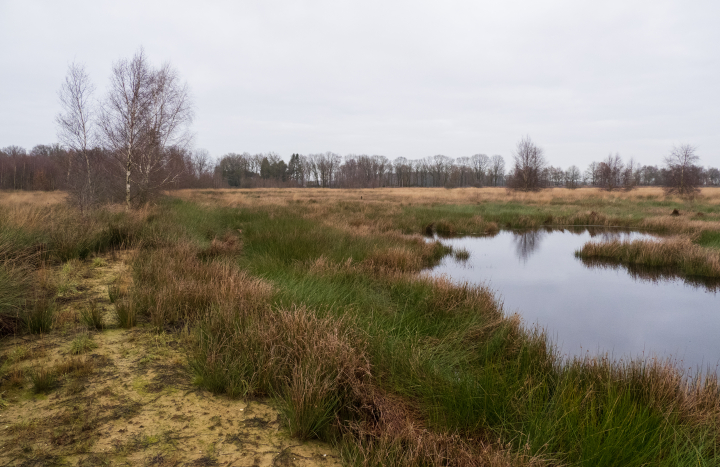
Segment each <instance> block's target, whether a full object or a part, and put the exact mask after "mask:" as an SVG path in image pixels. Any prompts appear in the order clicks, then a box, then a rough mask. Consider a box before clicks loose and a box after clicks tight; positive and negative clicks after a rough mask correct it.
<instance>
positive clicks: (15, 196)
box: [0, 190, 67, 206]
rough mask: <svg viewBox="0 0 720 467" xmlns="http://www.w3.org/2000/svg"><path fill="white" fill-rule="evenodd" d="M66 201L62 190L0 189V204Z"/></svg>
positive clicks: (42, 203) (23, 204)
mask: <svg viewBox="0 0 720 467" xmlns="http://www.w3.org/2000/svg"><path fill="white" fill-rule="evenodd" d="M66 201H67V193H65V192H64V191H5V190H0V206H3V205H5V206H52V205H56V204H63V203H65V202H66Z"/></svg>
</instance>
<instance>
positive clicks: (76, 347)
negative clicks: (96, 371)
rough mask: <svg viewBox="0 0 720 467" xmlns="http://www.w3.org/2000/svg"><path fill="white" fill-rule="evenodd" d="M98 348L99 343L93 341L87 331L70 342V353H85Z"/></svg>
mask: <svg viewBox="0 0 720 467" xmlns="http://www.w3.org/2000/svg"><path fill="white" fill-rule="evenodd" d="M96 348H97V344H96V343H95V341H93V339H92V337H90V335H89V334H87V333H82V334H79V335H78V336H77V337H75V339H73V340H72V342H71V343H70V353H71V354H73V355H80V354H83V353H87V352H90V351H91V350H94V349H96Z"/></svg>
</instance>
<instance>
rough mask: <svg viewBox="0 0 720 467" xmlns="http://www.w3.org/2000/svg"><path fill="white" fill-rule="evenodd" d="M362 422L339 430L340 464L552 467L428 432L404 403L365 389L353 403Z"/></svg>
mask: <svg viewBox="0 0 720 467" xmlns="http://www.w3.org/2000/svg"><path fill="white" fill-rule="evenodd" d="M358 407H360V409H359V412H360V417H361V419H362V421H359V422H350V423H347V424H345V425H343V426H342V427H341V429H342V431H343V432H344V434H345V436H347V440H346V444H345V445H344V446H343V447H344V451H345V452H344V454H345V456H344V457H345V459H346V460H348V461H350V462H351V463H352V465H361V466H368V467H370V466H378V465H396V466H408V467H409V466H416V465H425V466H433V467H435V466H437V467H441V466H442V467H445V466H453V467H475V466H477V467H481V466H482V467H520V466H523V467H540V466H545V465H558V464H557V463H552V464H551V463H549V462H547V461H546V460H545V459H543V458H542V457H540V456H532V455H529V454H527V453H523V452H517V451H516V450H515V449H513V448H512V446H510V445H503V444H502V443H500V442H499V441H489V440H487V439H481V438H475V439H468V438H466V437H461V436H458V435H455V434H448V433H438V432H434V431H431V430H428V429H427V428H426V427H425V426H424V424H423V423H422V422H421V421H420V420H419V419H418V417H417V414H415V413H414V410H412V409H411V408H410V407H409V406H408V404H407V403H406V402H405V401H403V400H402V399H400V398H398V397H395V396H391V395H389V394H387V393H385V392H383V391H381V390H378V389H373V390H368V391H366V392H365V393H364V394H363V401H362V403H361V404H358Z"/></svg>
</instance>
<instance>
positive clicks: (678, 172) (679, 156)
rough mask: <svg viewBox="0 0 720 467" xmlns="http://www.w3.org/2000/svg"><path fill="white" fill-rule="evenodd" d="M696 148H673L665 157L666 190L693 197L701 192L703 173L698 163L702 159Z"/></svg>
mask: <svg viewBox="0 0 720 467" xmlns="http://www.w3.org/2000/svg"><path fill="white" fill-rule="evenodd" d="M695 151H696V148H695V147H694V146H691V145H689V144H682V145H680V146H676V147H673V149H672V151H671V152H670V155H669V156H667V157H665V166H666V168H665V190H666V191H667V192H668V193H676V194H679V195H681V196H692V195H694V194H695V193H697V192H698V191H699V187H700V183H701V177H700V173H701V171H702V168H701V167H698V166H697V165H696V163H697V162H698V161H699V160H700V158H699V157H698V156H697V155H696V154H695Z"/></svg>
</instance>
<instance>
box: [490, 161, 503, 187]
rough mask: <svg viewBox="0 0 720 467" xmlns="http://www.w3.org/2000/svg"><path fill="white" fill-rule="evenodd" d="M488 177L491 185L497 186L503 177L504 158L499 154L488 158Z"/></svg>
mask: <svg viewBox="0 0 720 467" xmlns="http://www.w3.org/2000/svg"><path fill="white" fill-rule="evenodd" d="M490 178H491V179H492V185H493V186H499V185H500V184H502V183H503V180H504V179H505V159H503V156H501V155H499V154H495V155H494V156H492V157H491V158H490Z"/></svg>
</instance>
